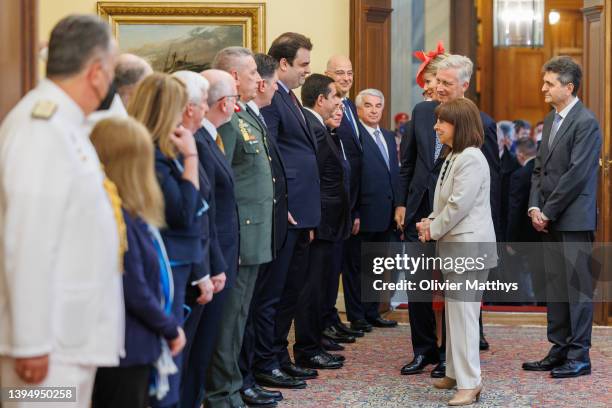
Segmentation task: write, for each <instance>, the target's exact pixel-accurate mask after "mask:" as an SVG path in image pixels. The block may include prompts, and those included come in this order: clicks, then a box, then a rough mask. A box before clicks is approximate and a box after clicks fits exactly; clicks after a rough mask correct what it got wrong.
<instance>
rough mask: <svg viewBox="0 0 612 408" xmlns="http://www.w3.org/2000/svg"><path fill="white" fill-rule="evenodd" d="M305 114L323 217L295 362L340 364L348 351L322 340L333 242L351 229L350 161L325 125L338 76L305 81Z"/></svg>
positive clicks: (298, 321)
mask: <svg viewBox="0 0 612 408" xmlns="http://www.w3.org/2000/svg"><path fill="white" fill-rule="evenodd" d="M302 101H303V103H304V106H305V109H304V115H305V116H306V120H307V121H308V123H309V124H310V127H311V129H312V130H313V133H314V135H315V137H316V138H317V145H318V150H317V162H318V166H319V178H320V180H321V222H320V223H319V225H318V226H317V228H316V230H315V239H314V240H313V241H312V243H311V245H310V251H309V258H308V269H309V271H308V281H307V282H306V287H305V289H304V291H303V292H302V294H301V297H300V300H299V307H298V312H297V315H296V318H295V345H294V346H293V352H294V355H295V361H296V364H298V365H300V366H303V367H311V368H340V367H342V366H343V361H344V357H342V356H339V355H332V354H329V353H327V352H326V351H325V350H324V349H323V347H322V344H321V341H322V332H323V324H322V311H323V306H324V304H325V303H324V301H325V296H326V295H327V289H328V288H327V287H328V285H329V283H330V279H329V274H330V273H331V265H330V262H329V260H330V258H331V257H332V252H333V249H334V244H335V243H336V242H338V241H342V240H343V239H344V238H346V237H348V235H349V232H350V229H351V220H350V199H349V182H350V179H349V172H350V167H349V164H348V161H347V160H346V159H345V157H344V152H343V149H342V145H341V144H340V141H339V139H338V138H337V136H336V139H334V138H333V137H332V135H331V134H330V133H329V131H328V130H327V128H326V126H325V121H326V120H328V119H329V118H330V117H331V116H332V115H333V114H334V111H335V110H336V109H340V103H341V102H340V95H339V93H338V91H337V89H336V85H335V84H334V80H333V79H331V78H330V77H328V76H325V75H320V74H312V75H311V76H309V77H308V79H306V82H305V83H304V85H303V86H302Z"/></svg>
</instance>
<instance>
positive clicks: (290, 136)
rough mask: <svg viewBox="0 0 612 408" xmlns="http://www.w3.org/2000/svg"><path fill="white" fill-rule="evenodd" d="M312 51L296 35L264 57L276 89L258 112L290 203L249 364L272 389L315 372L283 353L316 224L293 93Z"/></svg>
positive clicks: (313, 185)
mask: <svg viewBox="0 0 612 408" xmlns="http://www.w3.org/2000/svg"><path fill="white" fill-rule="evenodd" d="M311 49H312V43H311V42H310V40H309V39H308V38H306V37H305V36H303V35H301V34H297V33H284V34H282V35H281V36H279V37H278V38H277V39H276V40H274V42H273V43H272V45H271V47H270V50H269V51H268V54H269V55H271V56H272V57H273V58H274V59H276V60H277V61H278V63H279V69H278V77H279V81H278V90H277V91H276V93H275V94H274V97H273V98H272V103H271V104H270V105H269V106H266V107H265V108H263V109H262V110H261V113H262V115H263V117H264V120H265V122H266V126H267V128H268V135H269V137H270V139H274V140H275V141H276V143H277V145H278V147H279V150H280V153H281V156H282V160H283V163H284V164H285V174H286V176H287V188H288V198H289V213H288V220H289V223H290V225H289V230H288V231H287V238H286V241H285V245H284V246H283V248H282V249H281V251H280V253H279V254H278V257H277V258H276V259H275V260H274V261H273V262H272V265H271V266H270V274H271V275H272V276H271V278H270V284H269V285H268V286H267V287H266V288H265V293H262V296H263V299H264V301H265V302H268V304H269V305H270V307H269V308H268V313H269V314H268V315H267V316H265V318H263V319H262V326H261V330H262V332H261V333H262V334H261V339H262V341H261V342H260V344H259V346H258V351H257V355H256V357H255V360H254V362H253V371H254V372H255V379H256V380H257V382H258V383H260V384H262V385H269V386H275V387H289V388H304V387H305V386H306V383H305V382H304V381H303V380H304V379H308V378H315V377H316V376H317V372H316V370H312V369H306V368H302V367H298V366H296V365H295V364H293V363H292V362H291V360H290V359H289V353H288V350H287V345H288V342H287V336H288V334H289V330H290V328H291V322H292V321H293V319H294V317H295V313H296V307H297V302H298V297H299V295H300V293H301V291H302V288H303V287H304V284H305V282H306V277H307V268H306V262H307V259H308V246H309V243H310V241H311V240H312V238H313V236H314V229H315V228H316V227H317V225H319V221H320V219H321V200H320V191H319V170H318V166H317V157H316V149H317V144H316V140H315V138H314V136H313V135H312V131H311V129H310V126H309V125H308V122H306V118H305V116H304V112H303V110H302V106H301V105H300V103H299V101H298V100H297V97H296V96H295V94H294V93H293V91H292V89H295V88H297V87H299V86H301V85H302V84H303V83H304V81H305V79H306V76H307V75H308V74H309V73H310V50H311ZM296 377H297V379H296Z"/></svg>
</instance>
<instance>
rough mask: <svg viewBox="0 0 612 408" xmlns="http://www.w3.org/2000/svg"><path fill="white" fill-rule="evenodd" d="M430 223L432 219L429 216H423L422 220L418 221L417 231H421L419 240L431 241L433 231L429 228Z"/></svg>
mask: <svg viewBox="0 0 612 408" xmlns="http://www.w3.org/2000/svg"><path fill="white" fill-rule="evenodd" d="M430 225H431V220H430V219H429V218H421V222H417V224H416V228H417V232H418V233H419V241H421V242H427V241H431V231H430V230H429V226H430Z"/></svg>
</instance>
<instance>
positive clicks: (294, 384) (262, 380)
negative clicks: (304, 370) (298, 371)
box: [255, 369, 306, 390]
mask: <svg viewBox="0 0 612 408" xmlns="http://www.w3.org/2000/svg"><path fill="white" fill-rule="evenodd" d="M255 380H256V381H257V383H258V384H261V385H265V386H267V387H274V388H292V389H297V390H301V389H303V388H306V382H305V381H304V380H301V379H299V378H293V377H291V376H289V375H287V374H286V373H285V372H283V371H282V370H279V369H275V370H272V372H270V373H255Z"/></svg>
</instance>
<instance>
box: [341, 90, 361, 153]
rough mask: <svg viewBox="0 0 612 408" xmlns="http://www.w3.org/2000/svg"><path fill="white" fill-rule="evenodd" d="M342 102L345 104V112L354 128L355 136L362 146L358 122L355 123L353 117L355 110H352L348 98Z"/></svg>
mask: <svg viewBox="0 0 612 408" xmlns="http://www.w3.org/2000/svg"><path fill="white" fill-rule="evenodd" d="M342 103H343V104H344V114H345V115H346V118H347V119H348V121H349V123H350V124H351V128H352V129H353V137H354V138H355V140H356V141H357V144H358V145H359V146H361V143H360V141H359V130H358V128H357V124H356V123H355V118H354V117H353V111H351V106H350V105H349V103H348V100H346V99H344V100H343V101H342Z"/></svg>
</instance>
